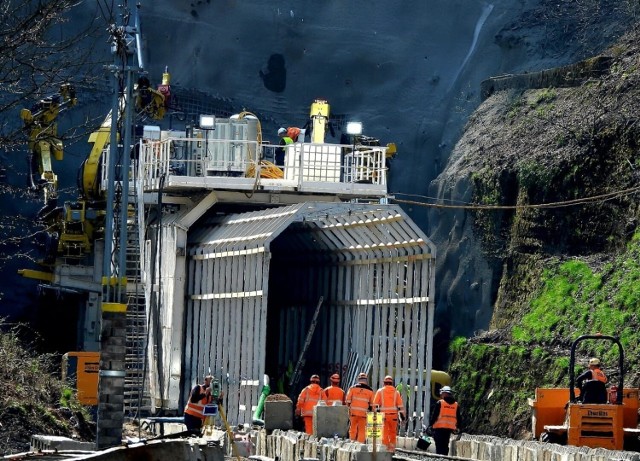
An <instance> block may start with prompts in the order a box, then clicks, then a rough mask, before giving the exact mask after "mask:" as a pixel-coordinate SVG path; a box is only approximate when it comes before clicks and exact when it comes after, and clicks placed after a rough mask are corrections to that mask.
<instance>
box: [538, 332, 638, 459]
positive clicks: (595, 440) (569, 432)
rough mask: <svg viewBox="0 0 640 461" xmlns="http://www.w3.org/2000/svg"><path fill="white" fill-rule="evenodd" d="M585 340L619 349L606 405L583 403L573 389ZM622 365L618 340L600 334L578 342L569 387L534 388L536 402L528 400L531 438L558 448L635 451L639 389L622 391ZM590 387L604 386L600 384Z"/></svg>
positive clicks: (574, 344)
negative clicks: (614, 383) (578, 353)
mask: <svg viewBox="0 0 640 461" xmlns="http://www.w3.org/2000/svg"><path fill="white" fill-rule="evenodd" d="M585 340H597V341H610V342H612V343H613V344H615V345H616V346H617V349H618V357H619V358H618V374H617V376H618V382H617V386H610V387H609V389H608V390H607V392H606V397H605V398H603V401H604V400H606V402H605V403H587V402H583V401H581V399H580V390H579V389H576V388H575V364H576V359H575V355H576V348H577V346H578V345H579V344H580V343H581V342H582V341H585ZM623 361H624V351H623V348H622V344H620V341H619V339H618V338H616V337H613V336H607V335H601V334H596V335H583V336H580V337H579V338H577V339H576V340H575V341H574V342H573V344H572V345H571V356H570V360H569V387H568V388H554V389H548V388H537V389H536V393H535V399H529V405H530V406H531V407H532V408H533V414H532V432H533V437H534V438H535V439H539V440H541V441H543V442H549V443H558V444H561V445H565V444H566V445H573V446H586V447H591V448H606V449H609V450H622V449H637V448H638V435H639V434H640V431H639V430H638V429H637V426H638V389H637V388H625V387H624V368H623ZM592 383H593V384H594V385H596V386H598V385H601V386H604V383H600V381H593V382H592ZM598 383H600V384H598ZM588 384H591V383H585V389H586V386H587V385H588ZM584 394H585V396H586V394H587V392H584ZM585 400H586V399H585Z"/></svg>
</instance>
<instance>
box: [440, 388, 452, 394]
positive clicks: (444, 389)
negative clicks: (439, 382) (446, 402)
mask: <svg viewBox="0 0 640 461" xmlns="http://www.w3.org/2000/svg"><path fill="white" fill-rule="evenodd" d="M445 392H447V393H449V394H453V391H452V390H451V388H450V387H449V386H442V389H440V393H441V394H443V393H445Z"/></svg>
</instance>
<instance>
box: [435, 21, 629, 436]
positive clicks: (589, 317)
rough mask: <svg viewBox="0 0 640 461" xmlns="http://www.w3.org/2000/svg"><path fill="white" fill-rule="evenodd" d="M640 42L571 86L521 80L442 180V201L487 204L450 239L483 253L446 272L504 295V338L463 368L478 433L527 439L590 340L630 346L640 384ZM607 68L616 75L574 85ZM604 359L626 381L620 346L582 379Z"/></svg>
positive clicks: (491, 339) (589, 349)
mask: <svg viewBox="0 0 640 461" xmlns="http://www.w3.org/2000/svg"><path fill="white" fill-rule="evenodd" d="M637 43H638V31H637V30H635V31H632V32H630V33H629V34H628V35H627V36H625V37H623V38H622V39H621V40H619V41H618V42H617V43H615V44H614V45H613V46H612V47H611V48H610V49H608V50H606V51H605V52H604V56H605V58H602V59H594V60H589V61H585V62H583V63H578V64H576V66H573V67H572V68H567V69H565V71H567V72H566V75H567V76H568V77H567V81H565V82H564V83H566V84H567V85H565V84H557V85H555V86H556V87H555V88H553V87H551V88H534V89H521V88H517V87H518V86H519V84H520V83H521V82H520V81H519V79H514V82H513V83H514V85H515V87H516V88H515V89H503V90H502V91H498V92H496V93H495V94H493V95H492V96H490V97H489V98H488V99H487V100H485V101H484V102H483V103H482V104H481V105H480V107H479V108H478V110H477V111H476V112H475V113H474V114H473V116H472V117H471V118H470V120H469V123H468V125H467V126H466V129H465V132H464V135H463V136H462V137H461V139H460V141H459V142H458V144H457V145H456V148H455V150H454V153H453V155H452V157H451V161H450V163H449V165H448V168H447V169H446V171H445V172H443V174H441V175H440V177H439V178H438V181H436V182H434V186H437V187H438V192H439V193H440V194H441V196H442V197H445V198H448V197H454V198H458V197H459V195H453V194H454V193H455V191H459V192H463V193H464V194H465V196H464V197H465V199H466V200H468V201H469V202H473V203H475V204H482V205H483V206H482V207H481V206H476V207H474V208H473V209H470V210H468V211H467V213H466V214H463V212H462V211H458V210H456V213H455V217H454V218H451V219H452V220H453V222H454V225H453V226H443V227H442V228H438V231H439V232H442V235H441V236H440V238H444V231H445V230H446V229H447V228H448V227H450V228H453V229H454V230H455V233H454V234H453V235H454V236H459V239H460V240H459V241H460V242H461V244H462V242H464V245H466V247H465V248H464V250H465V251H467V249H469V248H471V249H472V250H468V251H469V252H470V253H471V256H470V257H469V258H468V259H462V258H459V259H458V260H456V258H455V254H459V251H458V250H457V249H455V248H454V247H453V246H452V245H449V246H448V247H447V250H446V251H445V254H444V255H442V253H441V254H440V262H441V264H442V265H443V266H442V270H441V273H444V274H447V275H449V278H450V280H452V283H453V284H456V283H457V284H458V285H459V286H460V290H461V291H462V292H463V293H464V292H468V293H475V292H474V291H473V288H472V286H471V285H464V284H463V283H459V281H460V280H461V279H462V278H463V276H461V275H460V274H466V271H467V270H468V269H469V266H470V267H471V268H472V269H475V270H476V272H474V275H475V276H476V279H475V280H484V279H483V278H482V277H485V278H486V279H491V280H492V283H493V284H494V285H493V287H492V289H493V290H495V294H494V295H491V296H490V298H492V299H491V301H490V302H491V303H492V304H491V305H492V306H493V308H494V310H493V315H492V316H491V319H490V321H489V323H488V324H487V327H488V328H490V329H491V331H489V332H488V333H485V334H481V335H477V336H476V337H473V338H471V339H470V340H469V341H467V342H466V343H463V342H461V341H457V342H455V343H454V348H453V349H454V351H455V352H454V356H453V359H452V367H451V368H450V371H451V373H452V379H453V381H454V383H456V384H455V386H456V389H457V390H458V392H459V394H458V395H459V396H460V399H461V400H462V405H463V408H467V409H468V415H469V422H468V424H470V426H471V427H473V431H474V432H476V433H485V434H494V435H503V436H510V437H525V436H526V435H527V430H528V428H529V424H530V423H529V421H530V416H531V410H530V408H528V406H527V403H526V402H527V398H528V397H531V396H532V395H533V392H534V389H535V388H536V387H567V386H568V382H569V380H568V377H567V373H568V365H569V361H568V357H569V353H568V350H569V347H570V346H571V343H572V342H573V341H574V340H575V339H576V338H578V337H579V336H581V335H584V334H594V333H597V332H600V333H602V334H604V335H612V336H617V337H619V338H620V340H621V342H622V343H623V345H624V348H625V351H624V356H625V357H627V359H626V360H627V361H626V362H625V364H624V374H625V376H624V383H625V385H626V386H629V387H636V386H637V379H638V374H639V370H640V366H639V364H638V362H637V359H636V357H637V355H638V344H640V341H639V339H638V334H637V331H638V320H637V312H638V308H639V306H640V290H638V289H637V288H636V287H637V286H638V280H639V279H640V272H639V271H638V264H637V258H638V252H639V247H640V245H639V243H638V242H639V240H640V238H639V235H640V234H639V233H638V216H639V214H638V209H639V208H638V199H637V194H636V192H637V190H638V189H637V184H638V178H639V173H638V171H639V170H638V167H637V165H638V155H637V152H638V146H639V145H640V129H638V126H637V113H638V111H640V92H639V91H638V88H639V87H640V85H639V83H640V81H639V79H640V75H639V74H638V72H637V62H638V56H640V48H639V47H638V45H637ZM594 62H601V63H602V62H608V63H609V65H608V67H607V68H601V69H599V70H598V72H596V74H594V75H592V76H591V78H589V79H587V80H584V81H582V82H575V81H574V85H575V86H568V82H569V81H570V80H572V79H573V76H574V75H576V74H579V73H580V72H583V71H586V70H587V69H589V68H590V65H591V63H594ZM556 74H558V78H560V77H561V75H560V74H561V73H560V72H556ZM549 75H551V74H548V75H540V78H542V79H547V78H549ZM533 83H534V84H533V86H534V87H539V86H540V85H537V84H535V82H533ZM559 83H561V82H559ZM446 194H450V195H449V196H447V195H446ZM434 213H435V212H434ZM441 213H443V214H444V213H446V210H445V211H441ZM465 217H466V219H465ZM440 223H441V224H443V223H444V220H441V222H440ZM450 253H451V254H450ZM463 254H464V253H463ZM457 261H462V263H461V264H456V262H457ZM480 286H481V289H484V286H482V285H480ZM465 290H466V291H465ZM475 299H476V300H478V303H480V302H481V300H482V298H481V297H480V296H478V297H476V298H475ZM447 301H449V300H447ZM453 309H455V306H453V307H452V310H453ZM477 312H485V310H484V309H482V308H481V307H480V308H479V309H478V311H477ZM451 331H452V334H453V333H454V332H455V326H452V328H451ZM590 356H600V357H605V361H606V362H607V363H608V368H607V375H608V376H609V379H610V382H611V383H613V384H617V383H619V382H620V381H619V380H620V379H621V378H620V374H621V371H620V370H618V369H617V366H616V361H617V360H618V358H619V354H618V353H617V351H616V350H615V348H613V347H609V346H607V345H603V344H602V343H601V344H588V343H587V344H586V345H585V346H583V347H582V348H581V349H580V350H579V351H578V357H577V359H578V368H582V367H583V366H584V365H586V362H587V361H588V358H589V357H590Z"/></svg>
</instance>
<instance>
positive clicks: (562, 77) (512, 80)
mask: <svg viewBox="0 0 640 461" xmlns="http://www.w3.org/2000/svg"><path fill="white" fill-rule="evenodd" d="M612 63H613V58H611V57H609V56H596V57H594V58H591V59H586V60H584V61H580V62H577V63H575V64H571V65H568V66H563V67H556V68H555V69H547V70H541V71H539V72H530V73H526V74H518V75H502V76H499V77H491V78H489V79H487V80H484V81H483V82H482V83H481V84H480V94H481V96H482V99H483V100H485V99H487V98H488V97H489V96H491V95H492V94H493V93H495V92H496V91H502V90H507V89H523V90H525V89H534V88H552V87H556V88H562V87H572V86H578V85H581V84H582V83H584V82H585V81H587V80H588V79H590V78H595V77H600V76H601V75H603V74H604V73H605V72H606V71H608V70H609V68H610V67H611V64H612Z"/></svg>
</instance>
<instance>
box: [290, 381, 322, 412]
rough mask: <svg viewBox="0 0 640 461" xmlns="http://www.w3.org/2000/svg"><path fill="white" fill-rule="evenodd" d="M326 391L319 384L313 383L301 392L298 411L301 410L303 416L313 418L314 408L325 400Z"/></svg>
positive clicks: (297, 405)
mask: <svg viewBox="0 0 640 461" xmlns="http://www.w3.org/2000/svg"><path fill="white" fill-rule="evenodd" d="M325 397H326V396H325V393H324V390H322V388H321V387H320V385H319V384H316V383H311V384H309V385H308V386H307V387H305V388H304V389H302V392H300V395H299V396H298V402H297V403H296V409H298V410H300V415H301V416H313V408H314V407H315V406H316V405H317V404H318V402H319V401H320V400H325Z"/></svg>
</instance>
